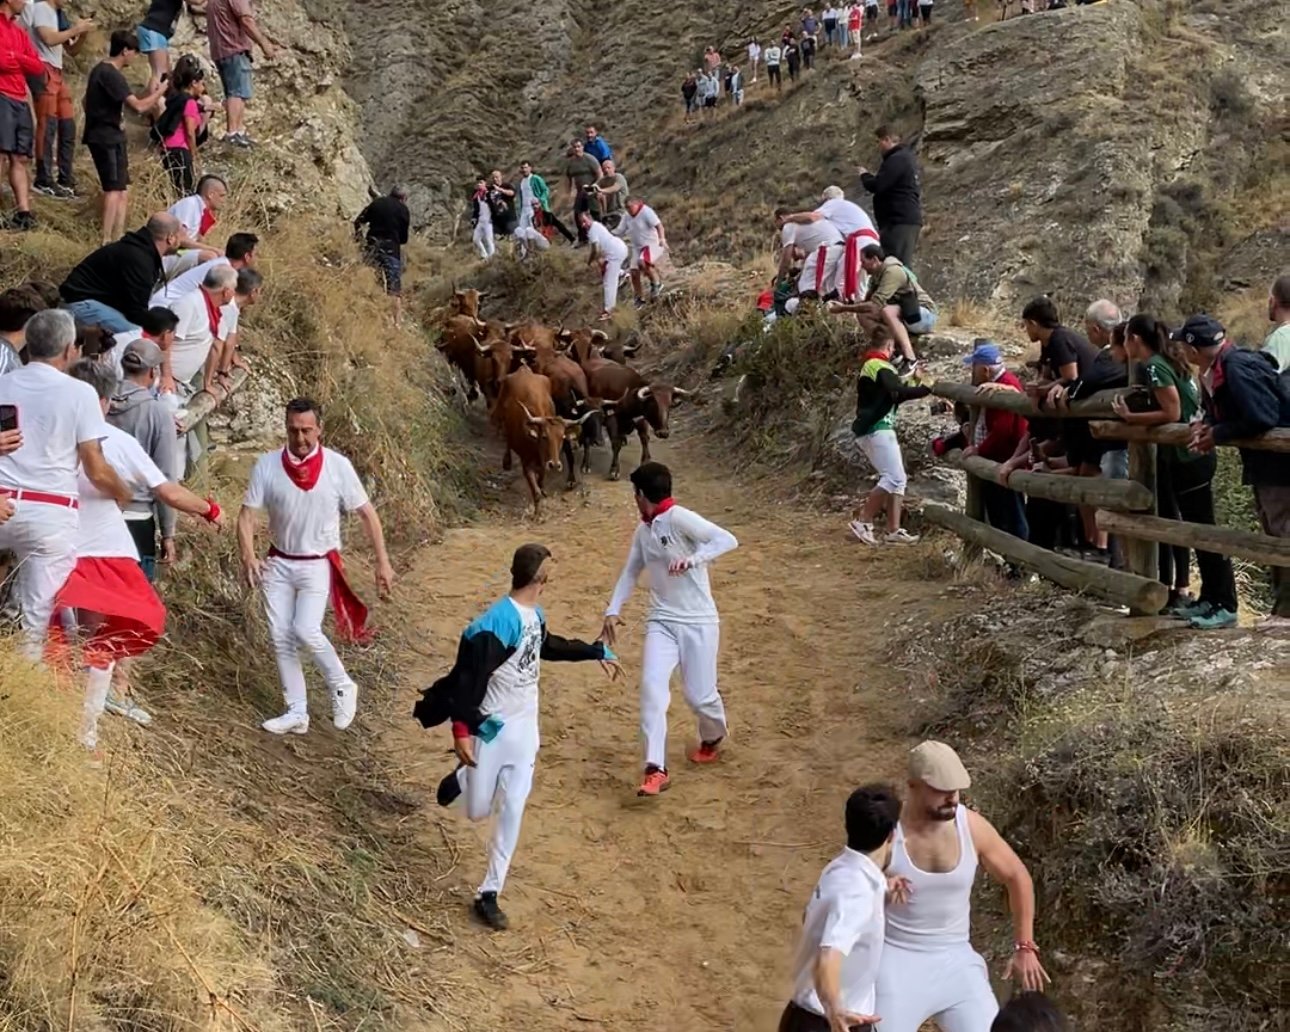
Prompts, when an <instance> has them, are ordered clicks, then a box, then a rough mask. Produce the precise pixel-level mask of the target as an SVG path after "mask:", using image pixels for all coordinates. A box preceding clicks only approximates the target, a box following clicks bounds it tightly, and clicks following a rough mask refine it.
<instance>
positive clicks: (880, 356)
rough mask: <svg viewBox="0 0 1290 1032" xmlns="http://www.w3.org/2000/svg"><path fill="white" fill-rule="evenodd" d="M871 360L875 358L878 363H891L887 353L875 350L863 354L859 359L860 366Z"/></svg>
mask: <svg viewBox="0 0 1290 1032" xmlns="http://www.w3.org/2000/svg"><path fill="white" fill-rule="evenodd" d="M871 358H876V359H877V360H878V361H879V362H888V363H889V362H891V356H890V355H889V354H887V352H885V351H879V350H877V349H876V348H875V349H873V350H871V351H866V352H865V353H864V356H863V357H862V358H861V359H860V364H861V365H864V364H865V363H866V362H868V361H869V359H871Z"/></svg>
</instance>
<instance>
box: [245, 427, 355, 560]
mask: <svg viewBox="0 0 1290 1032" xmlns="http://www.w3.org/2000/svg"><path fill="white" fill-rule="evenodd" d="M282 456H283V452H281V451H272V452H268V453H267V454H265V455H261V456H260V458H259V459H258V460H257V461H256V463H255V468H254V469H252V470H251V481H250V483H249V484H247V486H246V497H245V498H244V499H242V504H243V505H245V506H247V507H248V508H251V509H267V510H268V512H269V539H270V540H271V541H272V542H273V543H274V544H275V545H277V546H278V549H279V550H280V551H282V552H285V553H286V554H287V555H318V556H321V555H326V554H327V553H328V552H330V551H332V550H334V549H338V548H340V515H341V513H342V512H353V511H354V510H355V509H361V508H362V507H363V506H364V505H366V504H367V500H368V499H367V491H366V490H365V489H364V487H363V482H362V481H361V480H359V479H358V474H357V473H355V472H354V467H353V466H352V465H351V464H350V461H349V459H347V458H345V456H344V455H342V454H341V453H340V452H334V451H332V450H331V449H330V448H323V465H322V473H321V474H320V475H319V477H318V483H317V484H315V485H314V487H313V490H311V491H303V490H301V489H300V488H298V487H296V485H295V484H294V483H293V482H292V480H291V478H290V477H289V476H287V472H286V470H284V469H283V468H282Z"/></svg>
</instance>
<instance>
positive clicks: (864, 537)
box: [847, 520, 878, 545]
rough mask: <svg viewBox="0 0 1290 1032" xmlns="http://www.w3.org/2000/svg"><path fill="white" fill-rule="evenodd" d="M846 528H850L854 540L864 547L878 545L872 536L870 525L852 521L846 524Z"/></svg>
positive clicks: (871, 525) (871, 526)
mask: <svg viewBox="0 0 1290 1032" xmlns="http://www.w3.org/2000/svg"><path fill="white" fill-rule="evenodd" d="M847 526H848V527H849V528H851V533H852V534H854V535H855V536H856V539H857V540H858V541H860V542H862V543H863V544H866V545H876V544H878V539H877V538H876V537H874V534H873V524H872V523H861V522H860V521H859V520H852V521H851V522H850V523H848V524H847Z"/></svg>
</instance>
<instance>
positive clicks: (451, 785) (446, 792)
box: [434, 764, 461, 806]
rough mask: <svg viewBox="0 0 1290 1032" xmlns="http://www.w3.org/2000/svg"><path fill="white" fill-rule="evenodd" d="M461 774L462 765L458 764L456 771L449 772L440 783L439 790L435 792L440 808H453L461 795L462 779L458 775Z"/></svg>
mask: <svg viewBox="0 0 1290 1032" xmlns="http://www.w3.org/2000/svg"><path fill="white" fill-rule="evenodd" d="M460 772H461V765H460V764H458V765H457V767H456V769H455V770H451V771H449V772H448V773H447V774H446V775H444V778H443V780H442V781H440V782H439V787H438V789H436V790H435V794H434V798H435V802H437V803H438V804H439V805H440V806H451V805H452V804H453V803H455V802H456V801H457V797H458V796H459V795H461V779H460V778H458V777H457V775H458V774H459V773H460Z"/></svg>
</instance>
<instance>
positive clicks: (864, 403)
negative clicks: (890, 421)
mask: <svg viewBox="0 0 1290 1032" xmlns="http://www.w3.org/2000/svg"><path fill="white" fill-rule="evenodd" d="M931 393H932V392H931V389H930V388H927V387H916V386H909V385H908V384H904V383H902V382H901V380H900V377H899V376H898V375H896V371H895V370H894V369H893V368H892V367H891V365H890V364H889V363H888V362H887V361H886V360H885V359H879V358H870V357H868V356H866V357H865V361H864V364H863V365H862V366H861V368H860V376H859V377H858V378H857V379H856V418H855V421H854V422H853V423H852V424H851V432H852V433H853V434H855V435H856V436H857V437H864V436H865V435H866V434H869V433H872V432H873V428H874V427H875V426H877V425H878V423H879V422H881V420H882V418H883V417H884V416H886V415H887V413H889V412H890V411H891V410H892V409H894V408H895V407H896V406H897V405H899V404H901V403H902V402H906V401H917V400H918V399H919V398H925V397H927V396H928V395H929V394H931Z"/></svg>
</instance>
